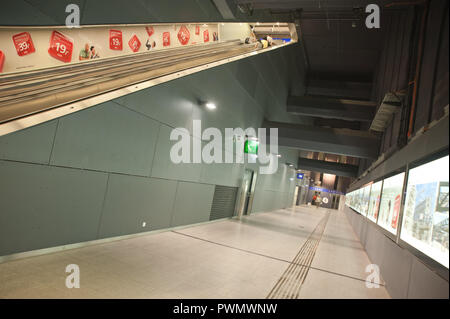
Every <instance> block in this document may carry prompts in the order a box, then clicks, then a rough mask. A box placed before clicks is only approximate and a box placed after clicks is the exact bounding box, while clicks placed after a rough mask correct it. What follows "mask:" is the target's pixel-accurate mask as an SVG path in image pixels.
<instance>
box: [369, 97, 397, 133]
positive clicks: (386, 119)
mask: <svg viewBox="0 0 450 319" xmlns="http://www.w3.org/2000/svg"><path fill="white" fill-rule="evenodd" d="M401 105H402V102H401V95H397V94H394V93H386V95H385V96H384V98H383V102H381V105H380V107H379V108H378V110H377V113H376V114H375V117H374V119H373V121H372V124H371V125H370V130H372V131H376V132H384V130H385V129H386V128H387V127H388V126H389V124H390V123H391V121H392V117H393V116H394V114H395V113H396V112H397V111H398V110H400V108H401Z"/></svg>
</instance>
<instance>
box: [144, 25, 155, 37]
mask: <svg viewBox="0 0 450 319" xmlns="http://www.w3.org/2000/svg"><path fill="white" fill-rule="evenodd" d="M145 30H147V34H148V36H149V37H151V36H152V34H153V33H155V30H153V27H145Z"/></svg>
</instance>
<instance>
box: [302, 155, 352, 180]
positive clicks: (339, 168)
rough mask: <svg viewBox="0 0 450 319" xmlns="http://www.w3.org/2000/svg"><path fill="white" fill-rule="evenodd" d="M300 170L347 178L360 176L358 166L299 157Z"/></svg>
mask: <svg viewBox="0 0 450 319" xmlns="http://www.w3.org/2000/svg"><path fill="white" fill-rule="evenodd" d="M298 169H301V170H306V171H313V172H321V173H327V174H334V175H337V176H345V177H356V176H357V175H358V166H355V165H349V164H342V163H337V162H327V161H320V160H315V159H309V158H303V157H299V159H298Z"/></svg>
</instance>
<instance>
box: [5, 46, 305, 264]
mask: <svg viewBox="0 0 450 319" xmlns="http://www.w3.org/2000/svg"><path fill="white" fill-rule="evenodd" d="M299 51H300V50H299V48H298V46H297V45H290V46H288V47H286V48H283V49H280V50H273V51H271V52H268V53H264V54H259V55H257V56H256V57H252V58H247V59H244V60H240V61H237V62H234V63H231V64H226V65H222V66H220V67H217V68H213V69H208V70H205V71H202V72H199V73H196V74H193V75H190V76H187V77H183V78H179V79H177V80H174V81H171V82H167V83H164V84H161V85H158V86H155V87H151V88H148V89H145V90H142V91H139V92H136V93H133V94H129V95H126V96H123V97H120V98H117V99H115V100H112V101H109V102H106V103H103V104H100V105H97V106H94V107H92V108H89V109H86V110H83V111H81V112H78V113H73V114H70V115H68V116H65V117H62V118H59V119H57V120H53V121H50V122H47V123H43V124H41V125H38V126H35V127H31V128H28V129H25V130H22V131H18V132H16V133H12V134H9V135H6V136H3V137H1V138H0V203H1V213H0V256H4V255H9V254H13V253H18V252H24V251H30V250H34V249H40V248H47V247H54V246H60V245H66V244H72V243H79V242H84V241H90V240H95V239H100V238H107V237H113V236H120V235H126V234H133V233H138V232H144V231H149V230H155V229H164V228H169V227H174V226H180V225H188V224H193V223H198V222H204V221H208V220H209V213H210V208H211V202H212V198H213V193H214V187H215V185H224V186H235V187H238V186H240V183H241V178H242V176H243V175H244V169H245V167H250V168H253V169H257V168H258V166H257V164H251V165H250V164H249V165H243V164H210V165H208V164H180V165H176V164H173V163H172V162H171V161H170V158H169V156H170V155H169V154H170V153H169V152H170V147H171V145H172V143H174V142H171V141H170V140H169V134H170V131H171V130H172V128H175V127H184V128H187V129H188V131H189V132H190V133H191V134H192V120H193V119H201V120H202V126H203V128H206V127H217V128H219V129H221V130H222V131H223V129H224V128H225V127H242V128H247V127H250V126H252V127H255V128H258V127H260V126H261V124H262V121H263V118H264V117H267V118H269V119H271V120H274V121H275V120H276V121H289V122H298V121H299V119H298V117H295V116H290V115H288V114H287V113H286V112H285V104H284V102H285V100H286V96H287V90H289V89H291V90H302V83H303V82H302V69H301V68H300V66H297V65H296V62H295V55H296V54H297V52H299ZM288 83H296V84H297V85H298V86H296V87H289V85H288ZM198 98H202V99H203V100H211V101H214V102H215V103H216V105H217V109H216V110H214V111H206V110H205V109H204V108H203V107H202V106H199V105H198V102H197V99H198ZM279 153H280V154H281V155H282V157H281V159H280V165H279V170H278V172H277V173H276V174H273V175H259V176H258V179H257V186H256V190H255V198H254V204H253V212H261V211H270V210H274V209H278V208H283V207H287V206H291V204H292V198H293V192H294V187H295V179H294V180H291V179H290V178H291V177H292V178H293V177H295V172H294V170H293V169H291V168H288V167H287V166H286V165H284V164H283V162H292V163H294V162H296V160H297V157H298V152H297V151H295V150H289V149H280V150H279ZM143 222H146V226H145V227H142V223H143Z"/></svg>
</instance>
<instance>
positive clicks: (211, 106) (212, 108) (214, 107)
mask: <svg viewBox="0 0 450 319" xmlns="http://www.w3.org/2000/svg"><path fill="white" fill-rule="evenodd" d="M205 106H206V108H207V109H210V110H215V109H216V105H215V104H214V103H211V102H207V103H205Z"/></svg>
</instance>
